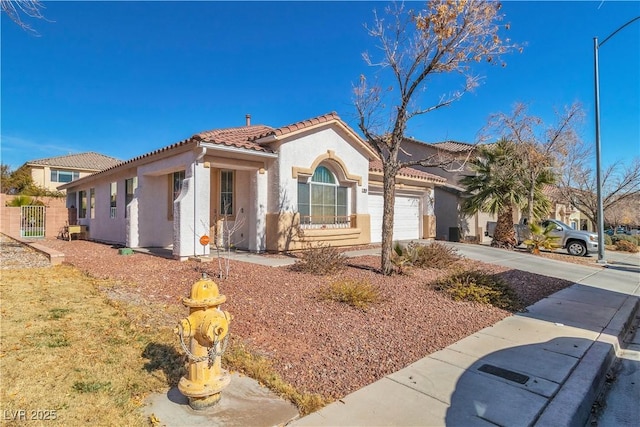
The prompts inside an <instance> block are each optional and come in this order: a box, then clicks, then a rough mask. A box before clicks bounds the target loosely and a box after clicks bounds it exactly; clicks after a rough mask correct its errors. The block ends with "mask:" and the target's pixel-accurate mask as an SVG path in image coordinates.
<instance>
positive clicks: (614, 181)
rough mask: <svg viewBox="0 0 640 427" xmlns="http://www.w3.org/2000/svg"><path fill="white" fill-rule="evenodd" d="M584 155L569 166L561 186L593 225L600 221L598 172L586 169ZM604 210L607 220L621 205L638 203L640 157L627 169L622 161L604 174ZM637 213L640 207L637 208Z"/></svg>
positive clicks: (564, 194) (567, 198) (562, 177)
mask: <svg viewBox="0 0 640 427" xmlns="http://www.w3.org/2000/svg"><path fill="white" fill-rule="evenodd" d="M585 153H588V151H585V150H583V151H582V154H579V155H578V156H576V160H575V161H573V162H572V164H571V165H570V166H569V167H566V168H565V170H564V173H563V174H562V176H561V184H560V185H559V189H560V192H561V194H562V196H563V197H564V198H565V199H566V200H567V201H568V202H569V203H571V205H573V206H574V207H575V208H576V209H578V210H579V211H580V212H582V213H583V214H584V215H585V216H586V217H587V218H589V220H590V221H592V222H593V223H594V224H595V223H597V221H598V204H597V198H596V194H597V188H596V179H595V171H594V170H593V169H592V168H590V167H589V166H587V163H586V159H587V156H586V155H585ZM601 191H602V208H603V210H604V214H605V217H606V216H607V215H608V213H609V211H611V210H612V209H614V208H616V207H617V206H619V205H621V204H625V203H626V202H630V201H633V200H637V198H638V197H639V196H640V158H638V157H636V158H634V159H633V160H632V161H631V162H630V163H628V164H627V165H626V166H625V165H624V164H622V163H621V162H620V161H618V162H615V163H613V164H611V165H610V166H609V167H607V168H606V169H605V170H603V171H602V189H601ZM635 209H636V211H637V209H638V207H637V205H636V206H635Z"/></svg>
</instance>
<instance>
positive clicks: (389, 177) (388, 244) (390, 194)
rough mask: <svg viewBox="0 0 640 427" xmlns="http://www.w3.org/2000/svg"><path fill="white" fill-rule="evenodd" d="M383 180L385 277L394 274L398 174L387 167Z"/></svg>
mask: <svg viewBox="0 0 640 427" xmlns="http://www.w3.org/2000/svg"><path fill="white" fill-rule="evenodd" d="M383 169H384V179H383V187H382V188H383V190H382V198H383V203H384V204H383V206H384V208H383V211H382V252H381V257H380V258H381V263H380V270H382V274H384V275H385V276H388V275H390V274H391V273H392V272H393V265H392V263H391V255H392V252H393V212H394V206H395V202H396V173H394V171H393V170H391V168H388V167H386V165H385V167H384V168H383Z"/></svg>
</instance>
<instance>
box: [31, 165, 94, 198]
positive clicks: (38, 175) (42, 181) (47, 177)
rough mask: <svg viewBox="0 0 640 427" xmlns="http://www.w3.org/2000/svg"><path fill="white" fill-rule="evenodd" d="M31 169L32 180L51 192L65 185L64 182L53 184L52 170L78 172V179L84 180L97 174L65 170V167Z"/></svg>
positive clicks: (33, 167) (36, 167)
mask: <svg viewBox="0 0 640 427" xmlns="http://www.w3.org/2000/svg"><path fill="white" fill-rule="evenodd" d="M29 168H30V169H31V178H32V179H33V182H34V183H35V184H36V185H38V186H40V187H43V188H46V189H47V190H49V191H59V190H58V186H60V185H62V184H64V182H52V181H51V169H57V170H63V171H72V172H78V173H79V177H78V178H84V177H85V176H89V175H91V174H93V173H95V172H93V171H84V170H78V169H72V168H63V167H53V168H52V167H49V166H29ZM62 192H64V191H62Z"/></svg>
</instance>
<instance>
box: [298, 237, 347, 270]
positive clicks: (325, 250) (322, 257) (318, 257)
mask: <svg viewBox="0 0 640 427" xmlns="http://www.w3.org/2000/svg"><path fill="white" fill-rule="evenodd" d="M346 266H347V258H346V257H345V256H344V255H343V254H342V253H340V252H339V251H338V250H337V249H336V248H333V247H331V246H330V245H326V244H323V243H320V244H319V245H318V246H316V247H314V248H309V249H306V250H304V251H302V253H301V254H300V260H298V261H297V262H296V263H295V264H294V265H293V266H292V268H293V270H295V271H300V272H303V273H311V274H317V275H320V276H323V275H327V274H334V273H338V272H340V271H342V270H344V268H345V267H346Z"/></svg>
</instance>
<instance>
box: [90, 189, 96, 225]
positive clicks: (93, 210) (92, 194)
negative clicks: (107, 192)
mask: <svg viewBox="0 0 640 427" xmlns="http://www.w3.org/2000/svg"><path fill="white" fill-rule="evenodd" d="M89 215H90V216H91V219H93V218H95V217H96V189H95V188H90V189H89Z"/></svg>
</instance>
